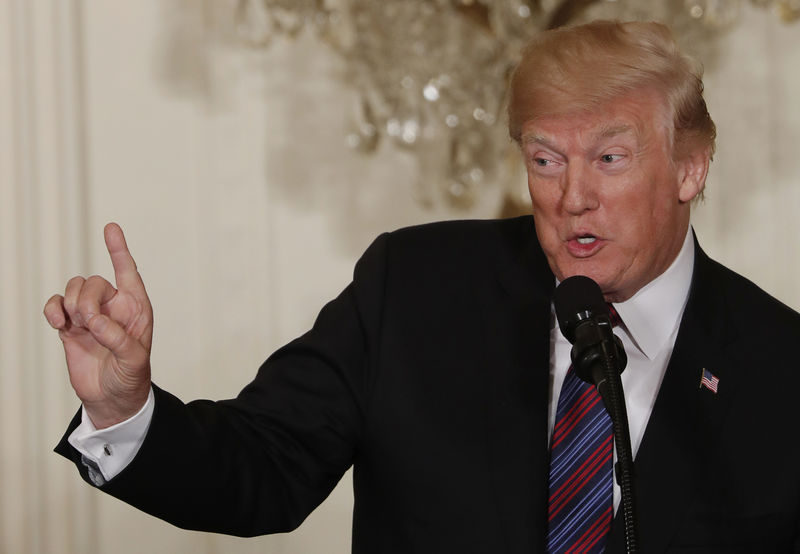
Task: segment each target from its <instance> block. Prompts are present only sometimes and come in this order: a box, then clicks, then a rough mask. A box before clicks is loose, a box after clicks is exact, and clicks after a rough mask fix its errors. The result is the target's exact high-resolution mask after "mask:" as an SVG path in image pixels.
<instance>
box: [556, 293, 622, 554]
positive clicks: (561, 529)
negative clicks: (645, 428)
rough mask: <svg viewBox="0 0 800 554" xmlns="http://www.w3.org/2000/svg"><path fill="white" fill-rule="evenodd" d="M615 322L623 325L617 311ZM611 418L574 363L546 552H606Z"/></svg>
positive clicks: (559, 420)
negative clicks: (578, 373) (574, 367)
mask: <svg viewBox="0 0 800 554" xmlns="http://www.w3.org/2000/svg"><path fill="white" fill-rule="evenodd" d="M609 308H610V310H611V323H612V324H613V325H616V324H617V323H619V316H618V315H617V313H616V310H614V308H613V307H612V306H611V305H609ZM613 451H614V433H613V429H612V426H611V417H609V415H608V412H607V411H606V409H605V407H604V406H603V401H602V400H601V399H600V395H599V394H598V393H597V390H596V389H595V387H594V386H592V385H590V384H588V383H585V382H584V381H582V380H581V379H579V378H578V376H577V375H575V372H574V371H573V369H572V367H571V366H570V368H569V370H568V371H567V375H566V377H565V378H564V384H563V386H562V387H561V394H560V395H559V397H558V408H557V410H556V424H555V427H554V428H553V437H552V439H551V441H550V501H549V505H548V528H547V551H548V552H550V553H563V554H573V553H597V552H603V551H604V550H605V546H606V536H607V535H608V531H609V529H610V528H611V520H612V518H613V516H614V488H613V487H614V484H613V481H612V479H613V475H612V458H613Z"/></svg>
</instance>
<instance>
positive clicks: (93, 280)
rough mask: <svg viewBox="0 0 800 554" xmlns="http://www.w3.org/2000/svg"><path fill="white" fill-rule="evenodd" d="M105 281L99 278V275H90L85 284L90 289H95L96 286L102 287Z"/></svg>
mask: <svg viewBox="0 0 800 554" xmlns="http://www.w3.org/2000/svg"><path fill="white" fill-rule="evenodd" d="M105 282H106V280H105V279H104V278H103V277H101V276H100V275H92V276H90V277H89V278H88V279H86V284H87V285H88V286H91V287H96V286H98V285H104V284H105Z"/></svg>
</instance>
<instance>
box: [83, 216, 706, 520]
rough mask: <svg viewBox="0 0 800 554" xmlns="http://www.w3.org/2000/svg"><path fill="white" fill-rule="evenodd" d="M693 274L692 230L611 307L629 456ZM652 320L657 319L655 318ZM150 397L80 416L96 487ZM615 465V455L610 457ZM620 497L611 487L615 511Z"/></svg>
mask: <svg viewBox="0 0 800 554" xmlns="http://www.w3.org/2000/svg"><path fill="white" fill-rule="evenodd" d="M693 268H694V240H693V235H692V232H691V230H689V231H688V232H687V233H686V238H685V239H684V242H683V246H682V247H681V250H680V252H679V253H678V256H677V258H675V260H674V261H673V262H672V265H670V267H669V268H668V269H667V270H666V271H665V272H664V273H662V274H661V275H660V276H658V277H657V278H656V279H654V280H653V281H651V282H650V283H648V284H647V285H645V286H644V287H643V288H642V289H641V290H639V291H638V292H637V293H636V294H635V295H634V296H633V297H632V298H630V299H629V300H626V301H625V302H621V303H619V304H614V307H615V308H616V309H617V313H619V315H620V317H621V318H622V325H620V326H618V327H616V328H615V333H616V334H617V335H619V337H620V339H622V343H623V345H624V346H625V352H626V354H627V356H628V365H627V367H626V369H625V371H624V372H623V373H622V386H623V389H624V392H625V405H626V407H627V410H628V421H629V427H630V433H631V446H632V449H633V455H634V456H635V455H636V452H637V451H638V449H639V444H640V443H641V441H642V435H643V434H644V429H645V426H646V425H647V420H648V419H649V418H650V412H651V411H652V409H653V404H654V403H655V399H656V394H657V393H658V388H659V386H660V385H661V380H662V379H663V377H664V372H665V371H666V369H667V363H668V362H669V358H670V356H671V354H672V347H673V345H674V344H675V337H676V336H677V334H678V326H679V325H680V321H681V316H682V315H683V309H684V307H685V306H686V300H687V298H688V295H689V285H690V284H691V280H692V270H693ZM654 314H659V317H655V316H654ZM553 322H554V323H553V327H552V329H551V330H550V415H549V424H550V434H552V432H553V425H554V424H555V418H556V409H557V407H558V392H557V391H560V390H561V384H562V383H563V381H564V376H565V375H566V373H567V369H568V368H569V366H570V363H571V362H570V349H571V345H570V344H569V342H567V339H565V338H564V336H563V335H562V334H561V332H560V330H559V328H558V321H557V320H556V318H555V314H554V315H553ZM153 408H154V399H153V391H152V389H151V390H150V394H149V395H148V397H147V402H146V403H145V405H144V407H142V409H141V410H140V411H139V413H137V414H136V415H135V416H133V417H132V418H130V419H129V420H127V421H124V422H122V423H118V424H116V425H114V426H112V427H108V428H106V429H101V430H97V429H95V427H94V425H92V422H91V420H90V419H89V417H88V416H87V415H86V411H85V410H82V419H81V424H80V425H79V426H78V427H77V428H75V430H74V431H73V432H72V433H71V434H70V436H69V439H68V440H69V443H70V444H71V445H72V446H73V447H74V448H75V449H76V450H78V452H80V453H81V455H82V456H83V461H84V464H86V466H87V467H88V469H89V476H90V478H91V479H92V481H93V482H94V484H95V485H97V486H101V485H102V484H104V483H105V482H106V481H108V480H110V479H113V478H114V477H115V476H116V475H118V474H119V473H120V472H121V471H122V470H123V469H125V467H126V466H127V465H128V464H129V463H130V462H131V460H133V458H134V457H135V456H136V453H137V452H138V451H139V448H140V447H141V445H142V442H144V437H145V435H146V434H147V429H148V428H149V426H150V421H151V420H152V417H153ZM615 459H616V453H615ZM619 498H620V491H619V487H618V486H617V484H616V483H615V484H614V509H615V510H616V508H617V506H618V505H619Z"/></svg>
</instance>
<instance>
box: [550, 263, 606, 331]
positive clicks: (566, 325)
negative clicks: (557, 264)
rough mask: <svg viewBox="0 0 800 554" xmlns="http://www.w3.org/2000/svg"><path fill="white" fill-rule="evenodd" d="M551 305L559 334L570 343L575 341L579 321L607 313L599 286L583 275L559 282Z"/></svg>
mask: <svg viewBox="0 0 800 554" xmlns="http://www.w3.org/2000/svg"><path fill="white" fill-rule="evenodd" d="M553 304H554V305H555V308H556V318H557V319H558V325H559V327H560V328H561V332H562V333H563V335H564V336H565V337H566V338H567V340H568V341H569V342H570V343H572V342H574V341H575V326H576V325H577V324H578V323H579V322H580V321H583V320H584V319H587V318H589V317H595V316H598V315H606V316H608V313H609V312H608V305H607V304H606V302H605V300H604V299H603V291H601V290H600V285H598V284H597V283H595V282H594V280H592V279H590V278H589V277H585V276H583V275H573V276H572V277H568V278H566V279H564V280H563V281H561V283H560V284H559V285H558V286H557V287H556V291H555V294H554V295H553Z"/></svg>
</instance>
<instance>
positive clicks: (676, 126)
mask: <svg viewBox="0 0 800 554" xmlns="http://www.w3.org/2000/svg"><path fill="white" fill-rule="evenodd" d="M642 89H652V90H656V91H659V92H660V93H661V94H663V95H664V99H665V103H666V107H667V109H668V113H669V114H670V115H671V119H672V127H671V133H672V137H671V140H672V145H673V158H675V159H677V158H679V157H681V156H683V155H684V154H686V153H688V152H691V151H693V150H694V149H696V148H708V149H709V154H712V153H713V152H714V141H715V139H716V127H715V126H714V122H713V121H712V120H711V116H709V114H708V109H707V107H706V103H705V100H704V99H703V81H702V69H701V68H700V67H699V66H698V65H697V64H696V63H695V62H694V61H693V60H692V59H691V58H689V57H688V56H685V55H684V54H682V53H681V52H680V51H679V50H678V46H677V44H676V43H675V40H674V39H673V37H672V33H671V32H670V31H669V29H668V28H667V27H665V26H664V25H661V24H659V23H642V22H625V23H623V22H618V21H595V22H592V23H588V24H585V25H580V26H576V27H570V28H559V29H555V30H551V31H546V32H544V33H542V34H540V35H538V36H537V37H535V38H534V39H533V40H532V41H531V42H530V43H529V44H528V45H527V46H526V47H525V49H524V50H523V53H522V60H521V61H520V63H519V64H518V65H517V68H516V69H515V71H514V73H513V75H512V77H511V86H510V90H509V103H508V124H509V134H510V135H511V138H513V139H514V140H515V141H516V142H517V143H520V140H521V134H522V126H523V125H524V124H525V123H526V122H528V121H531V120H533V119H536V118H537V117H542V116H546V115H558V114H566V113H572V112H576V111H584V110H593V109H597V108H598V107H599V106H600V105H602V104H605V103H607V102H608V101H610V100H613V99H615V98H619V97H623V96H626V95H629V94H632V93H634V92H635V91H639V90H642Z"/></svg>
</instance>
